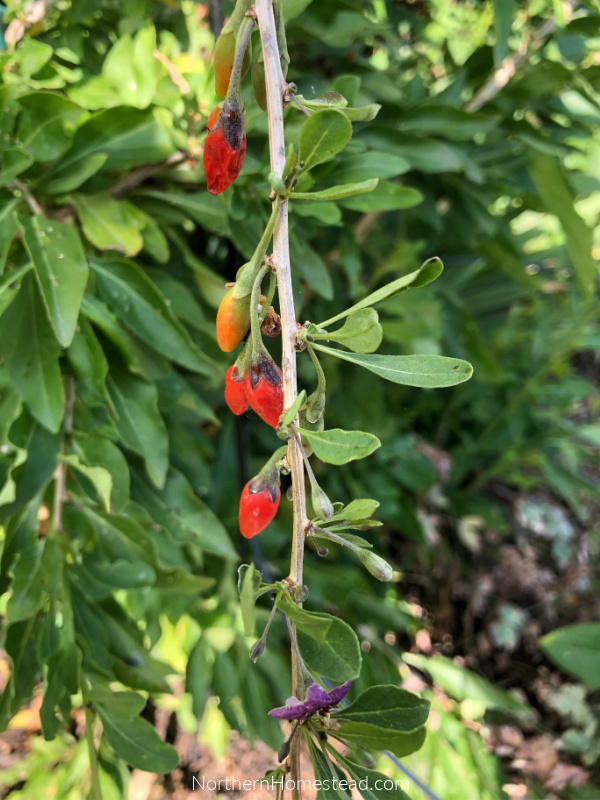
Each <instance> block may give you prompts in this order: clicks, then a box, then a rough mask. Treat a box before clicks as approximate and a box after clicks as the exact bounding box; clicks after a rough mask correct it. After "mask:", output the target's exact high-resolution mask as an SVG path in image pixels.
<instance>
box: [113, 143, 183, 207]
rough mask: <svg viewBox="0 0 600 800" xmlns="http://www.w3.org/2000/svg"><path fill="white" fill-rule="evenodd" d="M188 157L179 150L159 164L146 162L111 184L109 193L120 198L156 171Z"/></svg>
mask: <svg viewBox="0 0 600 800" xmlns="http://www.w3.org/2000/svg"><path fill="white" fill-rule="evenodd" d="M186 158H187V154H186V153H184V152H181V151H179V152H177V153H173V154H172V155H170V156H169V157H168V158H166V159H165V160H164V161H161V162H160V163H159V164H145V165H144V166H143V167H138V168H137V169H134V170H132V172H130V173H129V174H128V175H125V177H124V178H122V179H121V180H120V181H119V182H118V183H115V185H114V186H111V187H110V188H109V189H108V190H107V191H108V194H110V195H112V197H116V198H117V199H119V198H120V197H123V196H124V195H126V194H128V193H129V192H132V191H133V190H134V189H136V188H137V187H138V186H139V185H140V184H141V183H143V182H144V181H145V180H147V179H148V178H151V177H152V175H154V174H155V173H156V172H159V171H160V170H161V169H164V168H165V167H174V166H176V165H177V164H181V162H182V161H185V159H186Z"/></svg>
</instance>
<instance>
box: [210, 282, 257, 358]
mask: <svg viewBox="0 0 600 800" xmlns="http://www.w3.org/2000/svg"><path fill="white" fill-rule="evenodd" d="M234 289H235V287H232V288H231V289H229V291H228V292H227V293H226V295H225V297H224V298H223V299H222V300H221V305H220V306H219V310H218V311H217V344H218V345H219V347H220V348H221V350H223V352H224V353H230V352H231V351H232V350H235V348H236V347H237V346H238V344H239V343H240V342H241V341H242V339H243V338H244V336H245V335H246V334H247V333H248V331H249V330H250V295H246V297H234V296H233V291H234Z"/></svg>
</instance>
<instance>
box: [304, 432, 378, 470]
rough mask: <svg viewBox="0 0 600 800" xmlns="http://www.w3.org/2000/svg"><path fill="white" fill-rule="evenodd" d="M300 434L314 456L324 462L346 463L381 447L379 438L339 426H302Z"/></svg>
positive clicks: (368, 454) (364, 456) (363, 456)
mask: <svg viewBox="0 0 600 800" xmlns="http://www.w3.org/2000/svg"><path fill="white" fill-rule="evenodd" d="M302 435H303V436H304V437H306V439H308V443H309V444H310V446H311V447H312V449H313V450H314V453H315V455H316V457H317V458H319V459H320V460H321V461H324V462H325V463H326V464H347V463H348V462H349V461H355V460H357V459H359V458H366V457H367V456H370V455H371V453H373V452H375V450H377V448H378V447H381V442H380V441H379V439H378V438H377V437H376V436H373V434H372V433H366V432H365V431H343V430H341V428H333V429H332V430H330V431H310V430H307V429H306V428H303V429H302Z"/></svg>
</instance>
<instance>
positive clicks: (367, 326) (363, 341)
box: [312, 308, 383, 353]
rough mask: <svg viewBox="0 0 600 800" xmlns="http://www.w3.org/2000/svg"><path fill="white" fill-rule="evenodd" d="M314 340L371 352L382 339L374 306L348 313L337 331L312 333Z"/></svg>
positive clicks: (360, 351) (362, 351)
mask: <svg viewBox="0 0 600 800" xmlns="http://www.w3.org/2000/svg"><path fill="white" fill-rule="evenodd" d="M312 336H313V339H314V340H315V341H319V340H324V341H327V342H329V341H334V342H337V343H338V344H343V345H344V346H345V347H347V348H348V349H349V350H352V352H354V353H373V352H375V350H377V348H378V347H379V345H380V344H381V340H382V339H383V329H382V327H381V325H380V324H379V315H378V314H377V312H376V311H375V309H374V308H361V309H359V310H358V311H353V312H352V313H351V314H348V317H347V319H346V322H345V323H344V325H343V326H342V327H341V328H340V329H339V330H337V331H328V332H327V333H320V332H319V333H313V334H312Z"/></svg>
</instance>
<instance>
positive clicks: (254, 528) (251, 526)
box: [239, 477, 281, 539]
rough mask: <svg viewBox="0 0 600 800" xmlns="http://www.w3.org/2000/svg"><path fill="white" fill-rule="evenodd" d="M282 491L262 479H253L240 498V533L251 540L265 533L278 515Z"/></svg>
mask: <svg viewBox="0 0 600 800" xmlns="http://www.w3.org/2000/svg"><path fill="white" fill-rule="evenodd" d="M280 499H281V490H280V488H279V486H269V485H268V484H265V483H264V482H263V481H262V480H261V479H260V477H258V478H253V479H252V480H251V481H248V483H247V484H246V485H245V486H244V489H243V491H242V496H241V497H240V514H239V522H240V532H241V534H242V536H245V537H246V539H251V538H252V537H253V536H256V534H257V533H260V532H261V531H263V530H264V529H265V528H266V527H267V525H268V524H269V523H270V522H271V521H272V520H273V518H274V516H275V514H276V513H277V508H278V506H279V501H280Z"/></svg>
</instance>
